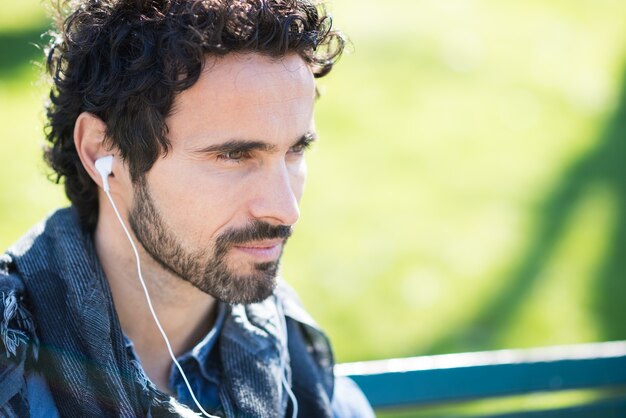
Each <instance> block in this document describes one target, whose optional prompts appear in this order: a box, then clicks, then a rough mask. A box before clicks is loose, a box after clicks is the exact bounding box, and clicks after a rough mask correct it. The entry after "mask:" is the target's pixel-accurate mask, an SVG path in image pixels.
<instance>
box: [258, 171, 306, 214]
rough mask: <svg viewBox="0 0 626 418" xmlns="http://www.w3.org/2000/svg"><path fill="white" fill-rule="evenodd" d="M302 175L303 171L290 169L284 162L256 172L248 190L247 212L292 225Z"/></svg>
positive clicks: (298, 212) (297, 205)
mask: <svg viewBox="0 0 626 418" xmlns="http://www.w3.org/2000/svg"><path fill="white" fill-rule="evenodd" d="M304 177H305V174H304V173H300V172H299V173H293V172H291V171H290V170H289V168H288V167H287V166H286V165H285V164H284V163H281V164H275V165H273V166H272V167H268V168H267V169H266V170H263V173H262V174H261V173H258V177H257V180H258V181H256V182H255V185H254V190H253V192H252V193H253V199H252V203H251V206H250V211H251V215H252V216H253V217H254V218H255V219H258V220H263V221H266V222H269V223H271V224H275V225H293V224H295V223H296V222H297V221H298V219H299V218H300V206H299V201H300V197H301V195H302V189H303V187H304Z"/></svg>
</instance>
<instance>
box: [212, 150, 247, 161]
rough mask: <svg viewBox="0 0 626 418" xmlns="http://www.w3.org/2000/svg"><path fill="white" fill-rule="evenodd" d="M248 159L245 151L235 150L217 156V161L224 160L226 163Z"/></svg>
mask: <svg viewBox="0 0 626 418" xmlns="http://www.w3.org/2000/svg"><path fill="white" fill-rule="evenodd" d="M248 157H249V154H248V153H247V152H246V151H241V150H236V151H227V152H224V153H222V154H219V155H218V156H217V159H218V160H226V161H236V162H239V161H242V160H244V159H246V158H248Z"/></svg>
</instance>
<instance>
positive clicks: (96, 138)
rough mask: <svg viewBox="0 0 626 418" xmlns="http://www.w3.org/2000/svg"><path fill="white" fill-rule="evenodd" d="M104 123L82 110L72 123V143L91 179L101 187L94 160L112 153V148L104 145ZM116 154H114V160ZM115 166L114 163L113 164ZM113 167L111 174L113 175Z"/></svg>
mask: <svg viewBox="0 0 626 418" xmlns="http://www.w3.org/2000/svg"><path fill="white" fill-rule="evenodd" d="M105 138H106V124H105V123H104V121H102V119H100V118H99V117H97V116H96V115H94V114H92V113H87V112H83V113H81V114H80V115H78V118H77V119H76V124H75V125H74V145H75V146H76V152H77V153H78V156H79V157H80V161H81V163H82V164H83V167H85V170H86V171H87V173H88V174H89V176H90V177H91V179H92V180H93V181H94V182H95V183H96V184H97V185H98V186H99V187H100V188H102V186H103V185H102V179H101V178H100V174H99V173H98V170H96V166H95V163H96V160H97V159H98V158H101V157H104V156H107V155H114V152H113V150H110V149H107V148H106V146H105ZM115 158H116V156H115V155H114V160H115ZM113 167H115V164H113ZM114 172H115V169H113V170H112V172H111V176H115V174H114Z"/></svg>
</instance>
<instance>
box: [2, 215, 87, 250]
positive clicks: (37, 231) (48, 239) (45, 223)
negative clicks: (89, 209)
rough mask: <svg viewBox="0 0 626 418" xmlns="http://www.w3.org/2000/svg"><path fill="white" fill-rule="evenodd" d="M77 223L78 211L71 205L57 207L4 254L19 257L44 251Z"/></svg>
mask: <svg viewBox="0 0 626 418" xmlns="http://www.w3.org/2000/svg"><path fill="white" fill-rule="evenodd" d="M78 225H79V220H78V213H77V212H76V210H75V209H74V208H73V207H68V208H63V209H57V210H55V211H53V212H52V213H50V214H49V215H48V216H46V217H45V218H44V219H42V220H41V221H39V222H37V223H36V224H35V225H33V226H32V227H31V228H30V229H29V230H28V231H27V232H26V233H25V234H24V235H22V237H21V238H19V239H18V240H17V241H16V242H15V243H14V244H13V245H11V246H10V247H9V248H8V249H7V250H6V254H9V255H11V257H12V258H13V259H19V258H21V257H23V256H24V255H25V254H28V253H29V252H32V251H35V252H42V251H43V252H45V251H46V250H47V249H49V248H46V247H51V246H54V245H56V243H55V240H57V239H59V237H62V236H63V235H66V233H67V229H68V228H70V229H71V228H72V227H75V226H78Z"/></svg>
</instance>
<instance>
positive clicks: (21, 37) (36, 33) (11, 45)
mask: <svg viewBox="0 0 626 418" xmlns="http://www.w3.org/2000/svg"><path fill="white" fill-rule="evenodd" d="M47 29H48V28H47V26H41V27H33V28H25V29H24V30H21V31H10V32H1V31H0V51H2V52H1V53H0V78H3V79H7V78H12V77H15V76H18V75H19V74H21V73H22V72H23V71H24V70H26V69H28V68H30V67H32V65H33V62H41V63H43V62H44V55H43V48H42V45H46V43H47V42H48V40H49V36H48V35H44V36H42V34H43V33H44V32H46V31H47Z"/></svg>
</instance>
